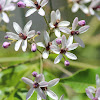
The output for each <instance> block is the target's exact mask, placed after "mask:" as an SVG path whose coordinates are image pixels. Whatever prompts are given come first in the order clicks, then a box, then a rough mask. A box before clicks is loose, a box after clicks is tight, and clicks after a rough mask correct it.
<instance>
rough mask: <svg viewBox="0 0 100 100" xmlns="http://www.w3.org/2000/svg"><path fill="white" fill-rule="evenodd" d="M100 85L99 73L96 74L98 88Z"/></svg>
mask: <svg viewBox="0 0 100 100" xmlns="http://www.w3.org/2000/svg"><path fill="white" fill-rule="evenodd" d="M99 87H100V78H99V75H98V74H96V88H99Z"/></svg>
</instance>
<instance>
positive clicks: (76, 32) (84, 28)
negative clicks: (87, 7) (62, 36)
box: [60, 17, 89, 48]
mask: <svg viewBox="0 0 100 100" xmlns="http://www.w3.org/2000/svg"><path fill="white" fill-rule="evenodd" d="M77 25H78V17H76V18H75V19H74V21H73V23H72V29H69V28H66V27H61V28H60V30H61V31H62V32H64V33H66V34H70V36H71V37H74V39H75V41H76V42H77V43H79V45H80V46H81V47H83V48H84V47H85V45H84V43H83V41H82V40H81V39H80V38H79V37H78V35H79V34H82V33H84V32H86V31H87V30H88V29H89V25H85V26H82V27H81V28H79V29H78V30H76V28H77Z"/></svg>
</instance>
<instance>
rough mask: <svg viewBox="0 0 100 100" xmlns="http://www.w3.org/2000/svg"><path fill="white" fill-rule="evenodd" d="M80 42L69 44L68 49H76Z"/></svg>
mask: <svg viewBox="0 0 100 100" xmlns="http://www.w3.org/2000/svg"><path fill="white" fill-rule="evenodd" d="M78 45H79V44H78V43H73V44H72V45H70V46H68V51H71V50H74V49H76V48H77V47H78Z"/></svg>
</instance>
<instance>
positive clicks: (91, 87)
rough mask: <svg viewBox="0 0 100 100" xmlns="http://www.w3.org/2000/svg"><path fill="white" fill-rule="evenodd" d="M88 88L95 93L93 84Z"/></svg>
mask: <svg viewBox="0 0 100 100" xmlns="http://www.w3.org/2000/svg"><path fill="white" fill-rule="evenodd" d="M88 90H89V91H90V92H91V93H95V91H96V89H95V88H94V87H93V86H89V87H88Z"/></svg>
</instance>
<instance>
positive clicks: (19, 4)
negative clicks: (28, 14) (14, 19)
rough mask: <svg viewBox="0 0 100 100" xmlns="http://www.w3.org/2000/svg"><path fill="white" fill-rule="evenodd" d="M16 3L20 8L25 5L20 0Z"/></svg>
mask: <svg viewBox="0 0 100 100" xmlns="http://www.w3.org/2000/svg"><path fill="white" fill-rule="evenodd" d="M17 5H18V7H20V8H25V7H26V4H25V3H24V2H22V1H19V2H18V3H17Z"/></svg>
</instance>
